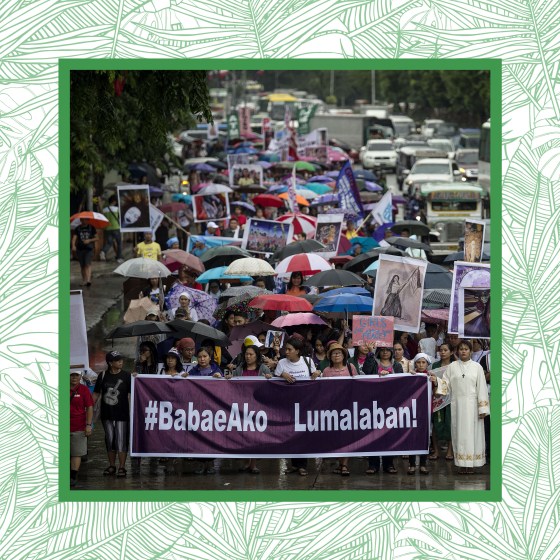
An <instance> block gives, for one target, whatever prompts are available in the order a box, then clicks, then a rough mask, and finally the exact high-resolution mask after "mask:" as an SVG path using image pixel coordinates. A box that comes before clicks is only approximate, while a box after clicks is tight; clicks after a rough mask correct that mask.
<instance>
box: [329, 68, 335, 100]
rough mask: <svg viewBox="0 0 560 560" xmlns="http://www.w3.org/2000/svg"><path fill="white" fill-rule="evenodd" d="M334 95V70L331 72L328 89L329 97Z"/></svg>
mask: <svg viewBox="0 0 560 560" xmlns="http://www.w3.org/2000/svg"><path fill="white" fill-rule="evenodd" d="M333 95H334V70H331V89H330V96H331V97H332V96H333Z"/></svg>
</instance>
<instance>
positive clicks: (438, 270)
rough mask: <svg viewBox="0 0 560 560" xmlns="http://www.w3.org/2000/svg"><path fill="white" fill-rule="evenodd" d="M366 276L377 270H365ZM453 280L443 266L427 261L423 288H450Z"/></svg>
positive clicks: (375, 275) (372, 274)
mask: <svg viewBox="0 0 560 560" xmlns="http://www.w3.org/2000/svg"><path fill="white" fill-rule="evenodd" d="M365 274H367V275H368V276H371V277H373V278H376V277H377V270H371V271H370V272H365ZM452 280H453V275H452V274H451V273H450V272H449V271H448V270H447V268H444V267H443V266H439V265H437V264H433V263H430V262H429V263H428V268H427V270H426V278H425V280H424V289H425V290H435V289H443V290H450V289H451V284H452Z"/></svg>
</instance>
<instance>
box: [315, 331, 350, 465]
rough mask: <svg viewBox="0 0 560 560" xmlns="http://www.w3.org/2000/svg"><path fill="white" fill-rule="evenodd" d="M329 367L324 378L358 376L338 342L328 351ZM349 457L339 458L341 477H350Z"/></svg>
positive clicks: (346, 353) (345, 351) (346, 351)
mask: <svg viewBox="0 0 560 560" xmlns="http://www.w3.org/2000/svg"><path fill="white" fill-rule="evenodd" d="M327 359H328V360H329V365H328V366H327V367H326V368H325V369H324V370H323V375H322V377H349V378H351V377H355V376H356V375H358V372H357V371H356V368H355V366H354V364H351V363H349V362H348V350H346V348H344V346H342V345H341V344H338V342H334V343H333V344H331V345H330V346H329V349H328V350H327ZM348 460H349V458H348V457H339V459H338V467H337V468H336V469H335V470H334V471H333V472H334V473H335V474H340V475H341V476H350V471H349V470H348Z"/></svg>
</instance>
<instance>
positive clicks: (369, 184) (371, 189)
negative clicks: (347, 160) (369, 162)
mask: <svg viewBox="0 0 560 560" xmlns="http://www.w3.org/2000/svg"><path fill="white" fill-rule="evenodd" d="M364 186H365V188H366V191H369V192H379V191H382V190H383V187H380V186H379V185H378V184H377V183H372V182H371V181H364Z"/></svg>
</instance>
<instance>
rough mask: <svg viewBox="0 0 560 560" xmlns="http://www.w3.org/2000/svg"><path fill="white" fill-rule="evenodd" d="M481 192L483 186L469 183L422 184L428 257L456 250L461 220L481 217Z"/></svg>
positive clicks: (460, 234)
mask: <svg viewBox="0 0 560 560" xmlns="http://www.w3.org/2000/svg"><path fill="white" fill-rule="evenodd" d="M483 195H484V189H483V188H482V187H480V186H478V185H473V184H470V185H468V186H467V185H465V184H464V183H456V182H454V183H426V184H424V185H422V186H421V187H420V196H421V198H422V206H423V213H424V215H425V219H426V223H427V224H428V226H429V227H430V246H431V248H432V251H433V253H432V256H434V257H438V256H439V257H444V256H446V255H449V254H450V253H454V252H455V251H458V250H459V248H458V244H459V238H461V237H463V236H464V234H465V219H468V218H473V219H477V220H481V219H482V218H483V211H484V210H483V207H484V204H483Z"/></svg>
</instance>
